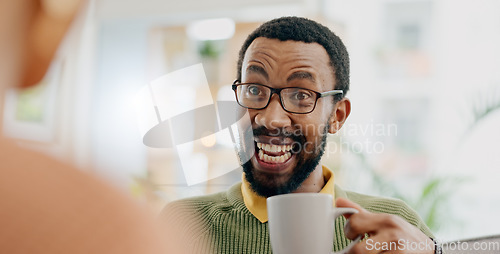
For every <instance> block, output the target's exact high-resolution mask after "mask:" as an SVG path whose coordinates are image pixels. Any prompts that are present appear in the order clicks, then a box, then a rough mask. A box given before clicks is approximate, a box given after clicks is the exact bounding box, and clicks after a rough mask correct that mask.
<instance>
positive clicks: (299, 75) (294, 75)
mask: <svg viewBox="0 0 500 254" xmlns="http://www.w3.org/2000/svg"><path fill="white" fill-rule="evenodd" d="M294 79H308V80H310V81H312V82H316V80H315V79H314V76H313V75H312V74H311V73H310V72H307V71H297V72H294V73H292V75H290V76H289V77H288V78H287V79H286V81H287V82H290V81H292V80H294Z"/></svg>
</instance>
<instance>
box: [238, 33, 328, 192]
mask: <svg viewBox="0 0 500 254" xmlns="http://www.w3.org/2000/svg"><path fill="white" fill-rule="evenodd" d="M241 82H243V83H259V84H263V85H267V86H269V87H273V88H284V87H302V88H307V89H311V90H314V91H317V92H325V91H329V90H333V89H334V87H335V77H334V73H333V70H332V67H331V65H330V59H329V57H328V54H327V52H326V50H325V49H324V48H323V47H322V46H321V45H319V44H317V43H304V42H297V41H279V40H277V39H268V38H262V37H259V38H257V39H255V40H254V41H253V42H252V44H250V46H249V48H248V50H247V51H246V53H245V57H244V59H243V64H242V80H241ZM333 108H334V103H333V99H332V98H331V97H325V98H320V99H318V101H317V104H316V108H315V109H314V111H312V112H311V113H309V114H294V113H289V112H286V111H285V110H284V109H283V108H282V107H281V104H280V101H279V97H278V96H277V95H276V94H273V95H272V98H271V101H270V102H269V105H268V106H267V107H266V108H264V109H261V110H255V109H249V110H248V112H249V114H250V119H251V126H252V129H253V136H254V140H253V145H254V146H255V154H254V156H253V157H252V158H251V159H250V161H248V162H246V163H244V164H243V170H244V172H245V177H246V179H247V180H248V181H249V182H250V184H251V186H252V189H253V190H254V191H256V192H257V193H258V194H259V195H261V196H265V197H268V196H272V195H277V194H283V193H290V192H293V191H295V190H296V189H297V188H298V187H299V186H300V185H301V184H302V183H303V182H304V181H305V180H306V179H307V177H308V176H309V175H310V173H311V172H312V171H314V170H315V169H319V170H321V169H320V167H321V165H319V164H318V163H319V161H320V159H321V156H322V154H323V150H324V147H325V140H326V135H327V133H328V130H329V127H330V124H329V123H330V122H329V121H330V119H331V117H335V116H334V115H333V114H332V112H333Z"/></svg>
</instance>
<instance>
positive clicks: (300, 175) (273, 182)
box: [242, 124, 329, 198]
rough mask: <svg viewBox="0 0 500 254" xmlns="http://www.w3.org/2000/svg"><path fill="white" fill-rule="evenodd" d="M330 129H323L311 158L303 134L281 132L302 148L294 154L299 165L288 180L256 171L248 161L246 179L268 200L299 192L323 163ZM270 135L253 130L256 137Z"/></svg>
mask: <svg viewBox="0 0 500 254" xmlns="http://www.w3.org/2000/svg"><path fill="white" fill-rule="evenodd" d="M328 129H329V124H327V125H326V126H325V128H324V129H323V132H322V133H321V141H320V143H319V144H316V149H314V152H312V153H310V154H309V156H307V155H308V154H307V153H308V152H307V151H306V149H305V145H306V138H305V136H304V135H303V134H302V133H289V132H286V131H283V132H281V133H283V135H282V136H284V137H287V138H291V139H293V140H294V143H295V144H298V147H300V148H301V149H299V151H296V152H294V154H295V156H297V164H296V165H295V168H294V169H293V171H292V173H291V175H290V176H289V177H288V179H285V180H282V179H280V178H281V177H278V176H277V175H275V174H267V173H264V172H259V171H257V170H255V168H254V166H253V165H252V161H251V160H248V161H246V162H245V163H243V164H242V168H243V172H244V173H245V179H246V180H247V181H248V182H249V183H250V187H251V188H252V190H253V191H255V192H256V193H257V194H258V195H260V196H263V197H266V198H267V197H271V196H274V195H280V194H287V193H291V192H293V191H295V190H297V189H298V188H299V187H300V185H301V184H302V183H303V182H304V181H305V180H306V179H307V178H308V177H309V175H310V174H311V173H312V172H313V171H314V170H315V169H316V167H317V166H318V164H319V162H320V161H321V157H322V156H323V153H324V151H325V146H326V138H327V135H326V134H327V133H328ZM268 133H269V131H267V130H266V129H265V128H264V127H260V128H258V129H254V130H253V135H254V136H259V135H268ZM292 150H296V149H292ZM254 156H255V155H254Z"/></svg>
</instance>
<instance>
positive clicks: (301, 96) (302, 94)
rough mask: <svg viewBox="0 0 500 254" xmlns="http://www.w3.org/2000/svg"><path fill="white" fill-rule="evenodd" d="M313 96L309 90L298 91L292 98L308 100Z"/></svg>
mask: <svg viewBox="0 0 500 254" xmlns="http://www.w3.org/2000/svg"><path fill="white" fill-rule="evenodd" d="M311 97H312V96H311V94H310V93H308V92H304V91H298V92H296V93H295V94H294V95H293V96H292V99H294V100H299V101H302V100H307V99H309V98H311Z"/></svg>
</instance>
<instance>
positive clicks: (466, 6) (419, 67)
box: [2, 0, 500, 240]
mask: <svg viewBox="0 0 500 254" xmlns="http://www.w3.org/2000/svg"><path fill="white" fill-rule="evenodd" d="M499 14H500V1H497V0H477V1H466V0H351V1H340V0H265V1H264V0H254V1H251V2H248V1H243V0H231V1H230V0H213V1H195V0H184V1H171V0H142V1H138V0H127V1H123V0H121V1H118V0H90V1H89V4H88V6H87V8H86V9H85V10H83V11H82V12H81V13H80V16H79V17H78V19H77V21H76V22H75V23H74V25H73V29H72V30H71V32H70V33H69V34H68V36H67V38H66V40H65V41H64V43H63V45H62V47H61V49H60V51H59V53H58V55H57V58H56V59H55V60H54V62H53V64H52V66H51V69H50V71H49V73H48V74H47V75H46V77H45V78H44V80H43V81H42V82H41V83H40V84H39V85H38V86H37V87H35V88H33V89H30V90H24V91H10V92H9V93H8V94H7V95H6V100H5V105H4V112H2V113H3V115H2V117H3V118H4V126H3V132H4V133H5V134H6V135H8V136H10V137H13V138H17V139H19V140H20V142H21V143H22V144H23V145H25V146H28V147H32V148H33V149H38V150H41V151H44V152H47V153H49V154H51V155H52V156H54V157H57V158H60V159H63V160H66V161H69V162H71V163H74V164H76V165H78V166H79V167H81V168H82V169H84V168H92V170H93V171H94V172H95V173H97V174H99V175H101V176H102V177H103V178H105V179H106V180H108V181H110V182H112V183H113V184H115V185H116V186H118V187H119V188H122V189H124V190H126V191H128V192H130V193H131V194H133V195H135V196H136V197H138V198H140V199H141V200H143V201H144V202H145V203H147V204H149V205H151V208H152V209H155V210H156V211H159V210H160V209H161V208H162V207H163V206H164V205H165V204H166V203H167V202H170V201H172V200H175V199H179V198H183V197H188V196H193V195H202V194H207V193H213V192H217V191H222V190H225V189H227V188H228V187H229V186H231V185H232V184H234V183H236V182H238V181H240V179H241V171H240V170H239V169H234V170H233V169H232V168H230V167H231V166H230V165H229V164H228V163H227V160H226V158H227V157H228V156H229V155H230V154H234V150H233V147H232V146H231V144H223V143H220V142H217V140H216V138H215V137H207V138H204V139H202V140H201V142H199V143H197V145H195V146H193V147H191V148H190V149H191V150H190V151H189V152H190V153H191V154H192V158H193V160H192V165H193V167H195V168H196V170H197V172H198V173H199V174H206V175H210V172H213V171H218V172H221V170H222V171H225V172H229V173H227V174H224V175H223V176H221V177H216V178H213V179H211V180H210V181H208V182H203V183H199V184H194V185H188V183H187V181H186V178H185V172H184V171H183V169H182V167H181V165H180V162H179V159H178V156H177V154H176V151H175V149H162V148H148V147H147V146H145V145H144V144H143V142H142V134H143V133H144V130H143V129H141V123H140V122H138V120H137V119H138V118H137V113H136V112H137V105H136V104H134V98H135V96H136V95H137V93H138V91H139V90H140V89H141V88H143V87H145V86H147V85H148V84H149V83H150V82H152V81H153V80H155V79H157V78H159V77H161V76H162V75H164V74H167V73H169V72H172V71H175V70H179V69H181V68H184V67H188V66H191V65H194V64H197V63H202V64H203V68H204V70H205V73H206V76H207V81H208V84H209V87H210V89H209V90H207V89H204V90H203V89H202V90H200V91H196V92H195V93H186V94H183V95H180V96H182V98H183V103H185V105H186V107H187V108H190V109H192V108H193V107H196V101H197V100H199V99H200V98H201V99H202V98H207V97H210V96H211V97H212V98H213V100H214V101H215V100H233V97H232V96H233V93H232V91H231V89H230V85H231V83H232V82H233V80H234V79H235V74H236V61H237V55H238V51H239V48H240V46H241V44H242V42H243V41H244V39H245V38H246V36H247V35H248V34H249V33H250V32H251V31H252V30H253V29H255V28H256V27H257V26H258V25H260V24H261V23H263V22H265V21H267V20H270V19H272V18H276V17H280V16H290V15H294V16H304V17H308V18H311V19H314V20H316V21H319V22H320V23H322V24H324V25H326V26H328V27H330V28H331V29H332V30H333V31H334V32H335V33H336V34H338V35H339V36H340V37H341V38H342V40H343V41H344V43H345V44H346V46H347V48H348V51H349V52H350V57H351V91H350V92H349V93H348V94H347V97H349V98H350V99H351V101H352V113H351V116H350V117H349V119H348V121H347V123H346V126H345V127H344V128H343V130H342V131H341V133H339V134H337V135H332V136H330V137H329V144H328V147H327V152H326V153H325V156H324V158H323V163H324V164H325V165H327V166H328V167H330V168H331V169H333V170H334V171H335V176H336V183H337V184H339V185H341V186H342V187H343V188H345V189H349V190H354V191H358V192H362V193H366V194H370V195H385V196H391V197H396V198H401V199H403V200H405V201H406V202H407V203H408V204H410V205H411V206H412V207H413V208H415V209H416V210H417V211H418V212H419V214H420V215H421V216H422V217H423V218H424V220H425V221H426V222H427V223H428V225H429V226H430V227H431V229H432V230H433V231H434V233H435V234H436V235H437V237H438V239H441V240H454V239H460V238H468V237H475V236H484V235H489V234H500V220H498V218H497V216H498V214H499V213H500V195H498V193H500V187H499V184H500V149H499V148H498V144H499V143H500V132H499V131H498V130H500V71H499V70H500V68H499V67H500V47H499V46H498V45H500V15H499Z"/></svg>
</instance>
